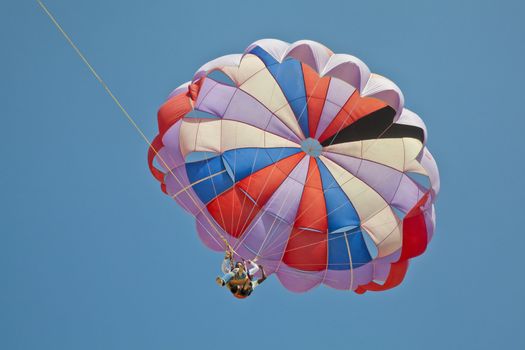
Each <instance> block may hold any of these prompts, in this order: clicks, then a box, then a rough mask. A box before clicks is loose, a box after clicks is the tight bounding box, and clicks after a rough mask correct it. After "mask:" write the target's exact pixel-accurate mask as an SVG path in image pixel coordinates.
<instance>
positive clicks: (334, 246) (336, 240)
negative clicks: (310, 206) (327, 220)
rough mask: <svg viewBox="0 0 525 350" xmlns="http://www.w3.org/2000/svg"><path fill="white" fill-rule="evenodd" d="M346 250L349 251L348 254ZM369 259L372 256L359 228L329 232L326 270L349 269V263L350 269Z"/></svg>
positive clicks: (361, 264)
mask: <svg viewBox="0 0 525 350" xmlns="http://www.w3.org/2000/svg"><path fill="white" fill-rule="evenodd" d="M348 251H350V255H349V254H348ZM350 259H351V262H352V263H351V264H350ZM371 260H372V257H371V256H370V252H369V251H368V248H367V247H366V243H365V240H364V238H363V233H362V232H361V230H360V229H359V228H358V229H355V230H351V231H348V232H341V233H331V234H329V238H328V270H349V269H350V265H351V266H352V269H355V268H358V267H360V266H363V265H364V264H366V263H368V262H370V261H371Z"/></svg>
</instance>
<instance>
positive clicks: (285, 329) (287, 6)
mask: <svg viewBox="0 0 525 350" xmlns="http://www.w3.org/2000/svg"><path fill="white" fill-rule="evenodd" d="M137 3H138V2H135V1H98V0H97V1H78V0H75V1H58V0H48V1H47V5H48V6H49V8H50V9H51V11H53V12H54V13H55V15H56V17H57V18H58V20H59V21H60V22H61V23H62V25H63V26H64V28H65V29H66V30H67V31H68V32H69V33H70V34H71V36H72V37H73V38H74V40H76V42H77V43H78V45H79V46H80V48H81V50H83V52H84V53H85V54H86V56H87V57H88V59H89V60H91V62H92V63H93V65H94V66H95V67H96V69H97V70H98V71H99V73H100V74H101V75H102V76H103V77H104V79H105V80H106V81H107V83H108V84H109V85H110V87H111V88H112V89H113V91H114V92H115V94H116V95H117V96H118V97H119V99H120V100H121V101H122V103H123V104H124V105H125V106H126V108H127V109H128V110H129V111H130V113H131V114H132V115H133V116H134V117H135V118H136V120H137V122H138V123H139V125H140V126H141V127H142V128H143V129H144V131H145V133H146V134H147V135H148V137H150V138H152V137H153V136H154V134H155V131H156V110H157V108H158V106H159V105H160V104H161V103H162V101H163V100H164V98H165V97H166V95H167V94H168V93H169V92H170V91H171V89H172V88H174V87H176V86H178V85H179V84H180V83H182V82H185V81H187V80H189V79H190V78H191V77H192V74H193V72H194V71H195V70H196V69H197V68H198V67H199V66H200V65H201V64H202V63H204V62H207V61H209V60H211V59H213V58H215V57H217V56H220V55H224V54H229V53H237V52H241V51H242V50H243V49H244V48H245V47H246V46H247V45H248V44H250V43H251V42H253V41H255V40H257V39H259V38H265V37H274V38H279V39H282V40H285V41H295V40H299V39H312V40H316V41H319V42H322V43H324V44H325V45H327V46H328V47H330V48H331V49H332V50H334V51H335V52H341V53H351V54H353V55H355V56H358V57H360V58H361V59H362V60H363V61H365V62H366V63H367V64H368V65H369V67H370V68H371V69H372V71H374V72H377V73H380V74H382V75H385V76H387V77H389V78H391V79H392V80H393V81H395V82H396V83H397V84H398V85H399V86H400V87H401V89H402V90H403V92H404V94H405V98H406V106H407V107H408V108H410V109H413V110H414V111H416V112H417V113H418V114H420V115H421V116H422V117H423V119H424V120H425V122H426V124H427V127H428V130H429V136H430V137H429V147H430V150H431V151H432V153H433V154H434V156H435V158H436V159H437V161H438V165H439V167H440V170H441V179H442V191H441V194H440V197H439V199H438V202H437V215H438V220H437V221H438V226H437V231H436V235H435V237H434V240H433V241H432V243H431V244H430V246H429V250H428V251H427V253H426V254H425V255H423V256H421V257H418V258H416V259H415V260H413V261H412V264H411V268H410V269H409V272H408V276H407V278H406V280H405V282H404V284H403V285H402V286H401V287H399V288H397V289H394V290H392V291H389V292H384V293H378V294H373V293H368V294H365V295H363V296H358V295H355V294H352V293H345V292H340V291H335V290H332V289H328V288H324V287H322V288H317V289H315V290H313V291H311V292H309V293H306V294H293V293H291V292H288V291H287V290H285V289H284V288H283V287H282V286H281V285H280V284H279V283H278V282H277V281H276V280H275V279H270V280H269V281H268V282H267V283H266V284H265V285H264V286H263V287H261V288H260V289H258V290H257V292H256V293H255V294H254V295H253V296H252V297H251V298H249V299H247V300H243V301H238V300H236V299H234V298H232V297H231V296H230V295H229V294H228V293H227V292H226V291H225V290H223V289H220V288H218V287H217V286H216V285H215V284H214V281H213V279H214V277H215V276H216V275H217V273H218V268H219V263H220V261H221V259H222V256H221V255H220V254H217V253H213V252H211V251H209V250H207V249H206V248H204V246H203V245H202V244H201V243H200V241H199V239H198V237H197V235H196V234H195V230H194V222H193V221H194V220H193V218H191V217H190V216H189V215H186V214H185V213H184V212H183V211H182V210H181V209H180V208H179V207H177V205H176V204H175V202H173V201H171V200H170V198H169V197H167V196H164V195H163V194H162V193H161V192H160V190H159V188H158V184H157V182H156V181H155V180H154V179H153V178H152V176H151V175H150V173H149V170H148V168H147V165H146V145H145V144H144V142H143V141H142V140H141V139H140V138H139V136H138V134H137V133H136V132H135V131H134V130H133V129H132V128H131V126H130V125H129V124H128V122H127V121H126V120H125V118H123V116H122V115H121V113H120V111H119V110H118V108H117V107H116V106H115V105H114V103H113V102H112V100H111V99H110V98H109V97H108V96H107V95H106V93H105V92H104V90H103V89H102V88H101V87H100V86H99V84H98V83H97V81H96V80H95V79H94V78H93V77H92V76H91V75H90V73H89V71H88V70H87V68H86V67H85V66H83V65H82V63H81V61H80V60H79V59H78V57H77V56H76V55H75V53H74V52H73V50H72V49H71V48H70V47H69V46H68V45H67V43H66V42H65V40H64V39H63V38H62V37H61V36H60V34H59V33H58V31H57V30H56V29H55V28H54V27H53V26H52V24H51V23H50V21H49V19H48V18H47V17H45V15H44V14H43V12H42V10H41V9H40V8H39V7H38V6H37V4H36V3H35V2H33V1H10V2H7V1H4V2H2V5H1V10H0V38H1V43H2V51H1V55H0V63H1V64H0V67H1V68H0V70H1V79H0V96H1V101H2V103H1V104H0V118H1V126H0V132H1V135H2V137H1V138H0V143H1V147H0V156H1V159H2V164H3V165H2V167H1V171H0V186H1V195H0V213H1V214H0V216H1V220H0V348H1V349H6V350H11V349H24V350H25V349H38V350H44V349H52V350H59V349H68V350H70V349H75V350H76V349H89V350H92V349H126V350H134V349H190V348H196V349H212V348H230V347H231V346H236V347H237V346H239V345H240V342H249V343H250V345H249V347H250V348H251V349H267V348H270V347H272V348H285V347H287V348H289V349H321V348H329V347H330V348H332V347H333V348H336V349H401V348H402V349H407V350H408V349H495V348H498V349H524V348H525V332H524V329H525V301H524V295H525V280H524V278H523V276H524V275H525V274H524V268H525V266H524V265H525V263H524V259H523V251H524V248H525V247H524V246H525V236H524V230H523V215H524V213H523V210H524V209H525V208H524V205H523V196H524V194H525V191H524V189H523V172H524V170H525V167H524V163H523V159H524V158H523V157H524V155H523V154H524V152H525V147H524V141H523V129H524V127H525V121H524V120H525V113H524V109H523V100H524V97H523V91H524V90H523V81H524V79H525V65H524V62H525V44H524V43H525V25H524V21H523V13H525V6H524V4H525V3H524V2H523V1H518V0H516V1H480V0H476V1H434V2H429V1H395V2H394V1H382V2H378V1H364V0H362V1H340V2H334V1H328V0H326V1H319V2H309V1H301V2H299V1H298V2H297V3H295V4H293V3H292V2H291V1H290V2H288V1H275V2H272V1H262V2H261V1H248V0H244V1H208V2H207V1H144V2H142V4H137ZM236 327H237V330H235V328H236ZM246 331H249V333H247V334H246V333H245V332H246ZM216 345H218V346H217V347H215V346H216Z"/></svg>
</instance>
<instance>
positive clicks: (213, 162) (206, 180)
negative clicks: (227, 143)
mask: <svg viewBox="0 0 525 350" xmlns="http://www.w3.org/2000/svg"><path fill="white" fill-rule="evenodd" d="M186 174H187V175H188V179H189V180H190V183H191V184H193V183H195V182H198V181H200V182H199V183H197V184H195V185H193V190H194V191H195V193H196V194H197V196H198V197H199V199H200V200H201V201H202V202H203V203H204V204H207V203H208V202H210V201H211V200H212V199H213V198H215V197H216V196H218V195H220V194H221V193H223V192H224V191H226V190H228V189H229V188H231V187H232V186H233V181H232V179H231V178H230V175H228V173H227V171H226V168H225V167H224V164H223V162H222V157H220V156H217V157H213V158H210V159H205V160H201V161H198V162H192V163H186Z"/></svg>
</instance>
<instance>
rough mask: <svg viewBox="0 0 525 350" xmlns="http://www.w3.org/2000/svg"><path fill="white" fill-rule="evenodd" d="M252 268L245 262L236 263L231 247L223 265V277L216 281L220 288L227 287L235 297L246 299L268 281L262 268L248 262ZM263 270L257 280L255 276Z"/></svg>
mask: <svg viewBox="0 0 525 350" xmlns="http://www.w3.org/2000/svg"><path fill="white" fill-rule="evenodd" d="M248 263H249V264H250V265H251V268H248V266H247V264H246V263H245V262H244V261H243V262H240V261H239V262H236V263H235V262H234V260H233V251H232V249H231V247H230V249H229V250H227V251H226V254H225V256H224V260H223V261H222V264H221V270H222V272H223V274H224V275H223V276H222V277H221V276H218V277H217V278H216V279H215V281H216V282H217V284H218V285H219V286H222V287H224V286H226V287H228V289H229V290H230V292H231V293H232V295H233V296H235V297H236V298H239V299H244V298H246V297H248V296H250V295H251V294H252V292H253V290H254V289H255V288H256V287H258V286H259V285H260V284H261V283H263V282H264V280H266V274H265V272H264V268H263V267H262V266H259V265H257V264H256V263H255V262H253V261H250V260H249V261H248ZM259 270H261V274H262V277H261V278H259V279H257V278H255V274H256V273H257V272H258V271H259Z"/></svg>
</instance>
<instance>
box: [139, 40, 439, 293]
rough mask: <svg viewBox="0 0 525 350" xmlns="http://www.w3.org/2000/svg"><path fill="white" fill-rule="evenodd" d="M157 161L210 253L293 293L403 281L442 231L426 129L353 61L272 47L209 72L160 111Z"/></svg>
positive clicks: (311, 45) (303, 47) (269, 43)
mask: <svg viewBox="0 0 525 350" xmlns="http://www.w3.org/2000/svg"><path fill="white" fill-rule="evenodd" d="M158 123H159V134H158V135H157V137H156V138H155V139H154V141H153V142H152V147H151V148H150V152H149V164H150V168H151V171H152V173H153V175H154V176H155V177H156V178H157V179H158V180H159V181H160V182H161V187H162V189H163V191H164V192H165V193H166V194H168V195H170V196H172V197H173V198H174V199H175V200H176V201H177V202H178V203H179V204H180V205H181V206H182V207H183V208H184V209H185V210H187V211H188V212H189V213H191V214H192V215H194V216H195V218H196V220H197V231H198V234H199V236H200V238H201V239H202V241H203V242H204V243H205V244H206V245H207V246H208V247H209V248H211V249H214V250H224V249H225V243H224V241H225V240H226V241H227V242H228V243H229V244H230V245H231V246H232V247H234V249H235V252H236V254H238V255H239V256H242V257H244V258H246V259H253V258H255V257H257V258H258V261H259V263H260V264H262V265H263V266H264V267H265V269H266V270H267V272H268V273H269V274H270V273H275V274H276V275H277V277H278V278H279V280H280V281H281V282H282V284H283V285H284V286H285V287H286V288H288V289H290V290H292V291H296V292H302V291H307V290H309V289H311V288H313V287H315V286H317V285H319V284H326V285H328V286H330V287H333V288H337V289H346V290H354V291H356V292H358V293H362V292H364V291H366V290H384V289H388V288H392V287H394V286H396V285H398V284H399V283H400V282H401V281H402V279H403V277H404V275H405V273H406V269H407V267H408V259H410V258H412V257H414V256H417V255H420V254H421V253H423V252H424V251H425V249H426V246H427V244H428V242H429V241H430V240H431V238H432V235H433V232H434V227H435V214H434V204H433V203H434V200H435V198H436V195H437V193H438V191H439V175H438V170H437V166H436V163H435V161H434V159H433V158H432V155H431V154H430V152H429V151H428V149H427V148H426V147H425V142H426V138H427V131H426V128H425V125H424V123H423V121H422V120H421V119H420V118H419V117H418V116H417V115H416V114H415V113H413V112H411V111H409V110H408V109H406V108H404V98H403V95H402V93H401V91H400V90H399V88H398V87H397V86H396V85H395V84H394V83H393V82H391V81H390V80H388V79H386V78H384V77H382V76H380V75H376V74H373V73H370V70H369V69H368V67H367V66H366V65H365V64H364V63H363V62H362V61H361V60H359V59H358V58H356V57H354V56H350V55H346V54H334V53H333V52H332V51H330V50H329V49H328V48H326V47H325V46H323V45H321V44H319V43H317V42H313V41H306V40H305V41H298V42H295V43H293V44H288V43H285V42H283V41H279V40H273V39H265V40H260V41H257V42H255V43H253V44H251V45H250V46H249V47H248V48H247V49H246V50H245V52H244V53H243V54H236V55H228V56H223V57H220V58H217V59H215V60H213V61H211V62H208V63H207V64H205V65H204V66H202V67H201V68H200V69H199V70H198V71H197V72H196V73H195V75H194V78H193V80H192V81H191V82H188V83H185V84H183V85H181V86H180V87H179V88H177V89H175V90H174V91H173V92H172V93H171V94H170V96H169V98H168V99H167V101H166V102H165V103H164V104H163V105H162V106H161V108H160V110H159V113H158Z"/></svg>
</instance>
